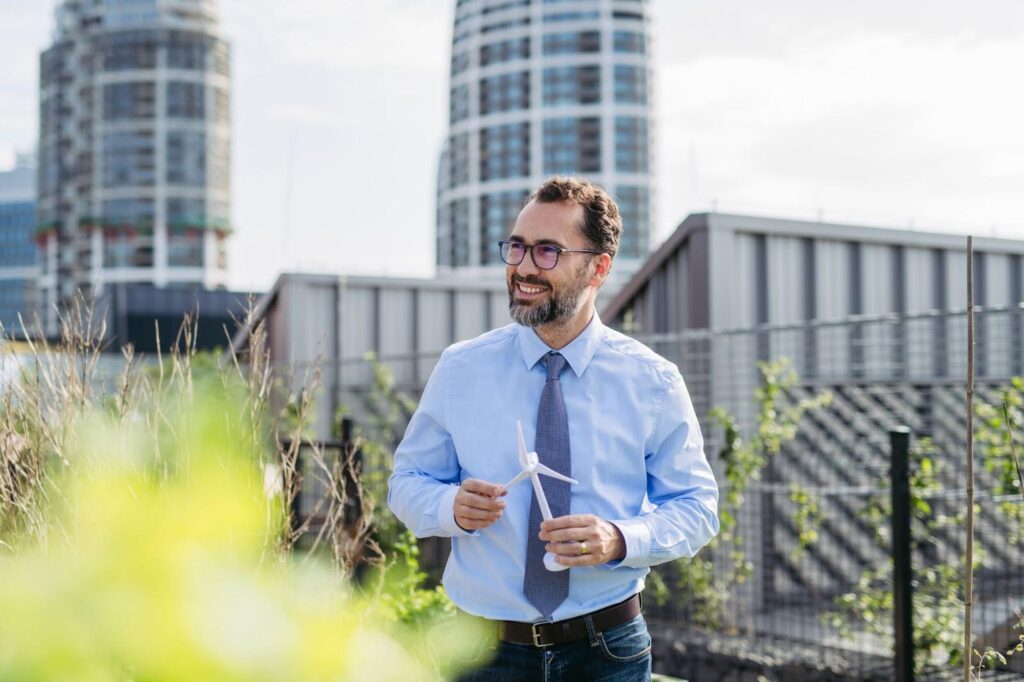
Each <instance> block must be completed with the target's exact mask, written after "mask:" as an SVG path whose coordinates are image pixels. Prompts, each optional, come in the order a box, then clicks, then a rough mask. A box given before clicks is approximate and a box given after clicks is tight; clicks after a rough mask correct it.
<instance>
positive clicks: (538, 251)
mask: <svg viewBox="0 0 1024 682" xmlns="http://www.w3.org/2000/svg"><path fill="white" fill-rule="evenodd" d="M528 249H529V250H530V251H531V252H532V254H533V263H534V265H536V266H537V267H538V268H541V269H542V270H550V269H552V268H553V267H555V266H556V265H557V264H558V253H559V248H558V247H557V246H551V245H550V244H534V245H533V246H532V247H527V246H526V245H525V244H521V243H519V242H504V243H502V245H501V259H502V260H503V261H505V262H506V263H508V264H509V265H519V264H520V263H522V262H523V258H525V257H526V251H527V250H528Z"/></svg>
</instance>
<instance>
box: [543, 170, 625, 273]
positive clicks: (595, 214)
mask: <svg viewBox="0 0 1024 682" xmlns="http://www.w3.org/2000/svg"><path fill="white" fill-rule="evenodd" d="M529 201H536V202H537V203H541V204H549V203H554V202H557V201H565V202H569V203H570V204H578V205H580V206H582V207H583V222H582V223H581V224H580V226H579V228H580V233H581V234H582V235H583V236H584V237H586V238H587V240H588V241H590V243H591V244H592V245H593V246H594V248H595V249H597V250H598V251H601V252H603V253H607V254H608V255H609V256H611V257H612V258H614V257H615V254H616V253H617V252H618V250H619V239H620V238H621V236H622V217H621V216H620V215H619V207H618V206H617V205H616V203H615V200H614V199H612V198H611V197H610V196H608V193H607V192H605V191H604V190H603V189H602V188H601V187H599V186H598V185H595V184H594V183H592V182H587V181H586V180H580V179H579V178H571V177H561V176H555V177H553V178H549V179H548V180H547V181H545V182H544V184H543V185H541V186H540V187H538V188H537V191H535V192H534V193H533V194H531V195H530V198H529Z"/></svg>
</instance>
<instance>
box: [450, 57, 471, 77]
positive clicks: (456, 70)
mask: <svg viewBox="0 0 1024 682" xmlns="http://www.w3.org/2000/svg"><path fill="white" fill-rule="evenodd" d="M468 68H469V53H468V52H457V53H455V54H453V55H452V75H453V76H458V75H459V74H460V73H462V72H463V71H465V70H466V69H468Z"/></svg>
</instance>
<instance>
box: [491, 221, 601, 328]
mask: <svg viewBox="0 0 1024 682" xmlns="http://www.w3.org/2000/svg"><path fill="white" fill-rule="evenodd" d="M582 221H583V207H582V206H579V205H577V204H567V203H563V202H555V203H537V202H535V201H533V202H530V203H529V204H527V205H526V207H525V208H524V209H523V210H522V211H521V212H520V214H519V218H518V219H517V220H516V224H515V227H514V228H513V229H512V234H511V235H510V236H509V240H511V241H519V242H522V243H523V244H525V245H527V246H533V245H535V244H551V245H553V246H557V247H560V248H563V249H591V248H593V247H592V246H591V245H590V244H589V243H587V241H586V239H584V238H583V235H581V234H580V231H579V228H578V225H580V224H581V222H582ZM591 276H592V273H591V266H590V256H588V255H587V254H583V253H563V254H561V255H560V256H559V258H558V265H556V266H555V267H554V269H552V270H541V269H540V268H538V267H537V266H536V265H535V264H534V262H533V258H532V257H531V253H527V254H526V257H525V258H523V262H522V263H520V264H519V265H506V266H505V280H506V283H507V285H508V307H509V313H510V314H511V316H512V319H513V320H515V321H516V322H518V323H519V324H522V325H526V326H528V327H538V326H543V325H548V324H552V323H558V322H563V321H565V320H568V319H570V318H571V317H572V316H573V315H575V314H576V313H577V312H579V310H580V309H581V308H582V307H583V304H584V303H585V301H586V296H587V293H588V285H589V284H590V280H591Z"/></svg>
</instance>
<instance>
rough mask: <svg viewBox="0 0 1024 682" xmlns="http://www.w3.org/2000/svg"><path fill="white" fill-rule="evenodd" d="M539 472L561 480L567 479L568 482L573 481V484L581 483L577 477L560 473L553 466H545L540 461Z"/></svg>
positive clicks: (538, 464)
mask: <svg viewBox="0 0 1024 682" xmlns="http://www.w3.org/2000/svg"><path fill="white" fill-rule="evenodd" d="M537 473H538V474H544V475H545V476H550V477H551V478H557V479H558V480H559V481H565V482H566V483H572V484H573V485H578V484H579V481H577V480H576V479H575V478H569V477H568V476H565V475H563V474H560V473H558V472H557V471H555V470H554V469H552V468H551V467H547V466H544V465H543V464H540V463H539V462H538V463H537Z"/></svg>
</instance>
